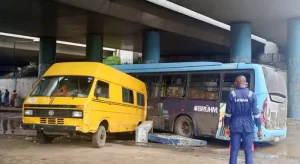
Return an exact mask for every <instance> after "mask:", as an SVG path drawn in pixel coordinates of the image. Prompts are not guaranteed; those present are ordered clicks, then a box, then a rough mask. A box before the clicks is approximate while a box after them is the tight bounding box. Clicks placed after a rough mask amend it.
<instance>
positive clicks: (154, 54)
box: [142, 31, 160, 63]
mask: <svg viewBox="0 0 300 164" xmlns="http://www.w3.org/2000/svg"><path fill="white" fill-rule="evenodd" d="M142 59H143V63H159V60H160V34H159V32H158V31H146V32H144V36H143V56H142Z"/></svg>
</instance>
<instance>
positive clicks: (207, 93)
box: [189, 74, 220, 100]
mask: <svg viewBox="0 0 300 164" xmlns="http://www.w3.org/2000/svg"><path fill="white" fill-rule="evenodd" d="M219 84H220V74H192V75H191V76H190V88H189V98H191V99H202V100H217V99H218V98H219Z"/></svg>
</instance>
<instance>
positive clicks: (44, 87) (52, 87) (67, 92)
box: [30, 76, 94, 98]
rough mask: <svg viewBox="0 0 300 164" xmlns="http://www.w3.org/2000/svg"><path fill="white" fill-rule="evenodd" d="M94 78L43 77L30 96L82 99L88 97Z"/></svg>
mask: <svg viewBox="0 0 300 164" xmlns="http://www.w3.org/2000/svg"><path fill="white" fill-rule="evenodd" d="M93 81H94V78H93V77H87V76H49V77H43V78H42V79H41V80H40V81H39V83H38V84H37V85H36V87H35V89H34V90H33V92H32V93H31V94H30V96H46V97H82V98H85V97H87V96H88V94H89V92H90V90H91V87H92V84H93Z"/></svg>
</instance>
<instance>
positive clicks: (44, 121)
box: [40, 117, 65, 125]
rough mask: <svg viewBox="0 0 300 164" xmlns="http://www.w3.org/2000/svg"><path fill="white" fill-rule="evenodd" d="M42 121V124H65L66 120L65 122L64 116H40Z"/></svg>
mask: <svg viewBox="0 0 300 164" xmlns="http://www.w3.org/2000/svg"><path fill="white" fill-rule="evenodd" d="M40 123H41V124H51V125H55V124H58V125H63V124H64V123H65V122H64V119H63V118H44V117H43V118H40Z"/></svg>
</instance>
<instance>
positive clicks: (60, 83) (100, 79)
mask: <svg viewBox="0 0 300 164" xmlns="http://www.w3.org/2000/svg"><path fill="white" fill-rule="evenodd" d="M146 100H147V91H146V86H145V84H144V83H143V82H141V81H140V80H138V79H136V78H134V77H132V76H130V75H127V74H125V73H123V72H121V71H119V70H116V69H114V68H112V67H109V66H107V65H104V64H101V63H95V62H68V63H57V64H54V65H53V66H52V67H50V68H49V69H48V70H47V72H46V73H45V74H44V76H43V77H42V78H41V79H40V80H39V81H38V83H37V84H36V85H35V87H34V88H33V90H32V92H31V93H30V94H29V96H28V97H27V98H26V100H25V101H24V104H23V111H22V114H23V124H22V128H23V129H31V130H32V129H34V130H37V140H38V142H40V143H51V142H52V141H53V139H54V137H56V136H63V135H72V134H76V135H78V134H80V135H87V136H89V137H91V138H92V143H93V146H95V147H98V148H100V147H103V146H104V144H105V141H106V134H107V133H116V132H133V131H135V129H136V127H137V126H138V125H139V124H140V123H141V122H143V121H145V118H146V107H147V101H146Z"/></svg>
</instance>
